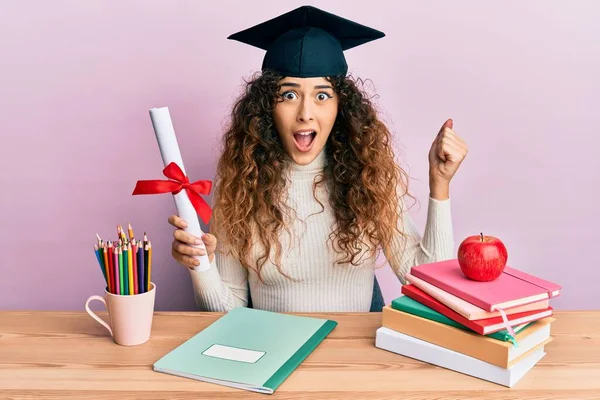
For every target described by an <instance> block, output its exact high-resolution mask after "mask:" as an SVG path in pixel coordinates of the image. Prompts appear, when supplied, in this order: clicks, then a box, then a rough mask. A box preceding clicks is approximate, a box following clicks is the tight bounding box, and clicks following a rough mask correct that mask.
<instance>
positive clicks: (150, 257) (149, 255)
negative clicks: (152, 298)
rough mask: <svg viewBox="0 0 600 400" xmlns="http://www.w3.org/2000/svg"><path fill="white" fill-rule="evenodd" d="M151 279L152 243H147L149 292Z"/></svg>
mask: <svg viewBox="0 0 600 400" xmlns="http://www.w3.org/2000/svg"><path fill="white" fill-rule="evenodd" d="M151 279H152V242H150V241H148V278H147V281H148V290H150V282H151Z"/></svg>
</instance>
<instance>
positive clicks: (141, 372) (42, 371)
mask: <svg viewBox="0 0 600 400" xmlns="http://www.w3.org/2000/svg"><path fill="white" fill-rule="evenodd" d="M98 315H99V316H101V317H102V318H106V317H107V315H106V313H102V312H99V313H98ZM221 315H222V314H221V313H203V312H156V313H155V315H154V321H153V326H152V337H151V339H150V341H148V342H147V343H145V344H143V345H140V346H135V347H124V346H119V345H117V344H115V343H114V342H113V341H112V339H111V338H110V337H109V336H108V331H107V330H106V329H105V328H103V327H102V326H100V325H99V324H98V323H97V322H96V321H94V320H93V319H92V318H91V317H90V316H88V314H87V313H85V312H47V311H22V312H19V311H3V312H0V398H1V399H67V398H76V399H82V400H84V399H115V400H116V399H147V400H150V399H165V398H168V399H229V398H257V399H259V398H266V397H265V396H269V397H270V398H276V399H334V398H340V399H341V398H343V399H354V398H356V399H399V398H402V399H503V400H510V399H540V400H548V399H600V311H580V312H579V311H564V312H559V311H556V312H555V314H554V315H555V317H556V321H555V322H554V323H553V324H552V330H551V334H552V336H553V337H554V341H553V342H551V343H550V344H549V345H548V346H547V347H546V351H547V353H548V354H547V355H546V356H545V357H544V358H543V359H542V361H540V363H538V364H537V365H536V366H535V367H534V368H533V369H532V370H531V371H530V372H529V373H528V374H527V375H526V376H525V377H524V378H523V379H522V380H521V381H519V382H518V383H517V384H516V385H515V386H514V387H512V388H506V387H503V386H500V385H497V384H494V383H490V382H487V381H483V380H480V379H477V378H473V377H470V376H467V375H463V374H460V373H457V372H454V371H451V370H447V369H444V368H440V367H436V366H433V365H430V364H426V363H423V362H420V361H418V360H414V359H410V358H406V357H403V356H400V355H398V354H394V353H390V352H387V351H384V350H381V349H378V348H376V347H375V345H374V344H375V331H376V329H377V328H378V327H380V326H381V314H380V313H322V314H308V313H298V314H297V315H308V316H315V317H321V318H330V319H334V320H336V321H338V323H339V325H338V326H337V327H336V328H335V329H334V331H333V332H332V333H331V334H330V336H329V337H328V338H327V339H325V340H324V341H323V342H322V343H321V344H320V345H319V347H318V348H317V349H316V350H315V351H314V352H313V353H312V354H311V355H310V356H309V357H308V358H307V359H306V360H305V361H304V362H303V363H302V364H301V365H300V366H299V367H298V369H297V370H296V371H294V372H293V373H292V375H290V377H289V378H288V379H287V380H285V381H284V382H283V384H282V385H281V386H280V387H279V388H278V389H277V391H276V392H275V394H273V395H266V394H258V393H252V392H248V391H244V390H239V389H233V388H227V387H223V386H219V385H214V384H209V383H204V382H200V381H196V380H192V379H186V378H181V377H177V376H171V375H167V374H163V373H158V372H154V371H153V370H152V364H153V363H154V362H155V361H156V360H158V359H159V358H160V357H162V356H163V355H165V354H166V353H168V352H169V351H171V350H172V349H174V348H175V347H177V346H178V345H180V344H181V343H183V342H184V341H185V340H187V339H189V338H190V337H191V336H193V335H194V334H196V333H197V332H199V331H200V330H202V329H203V328H204V327H206V326H208V325H209V324H210V323H212V322H213V321H215V320H216V319H217V318H219V317H220V316H221Z"/></svg>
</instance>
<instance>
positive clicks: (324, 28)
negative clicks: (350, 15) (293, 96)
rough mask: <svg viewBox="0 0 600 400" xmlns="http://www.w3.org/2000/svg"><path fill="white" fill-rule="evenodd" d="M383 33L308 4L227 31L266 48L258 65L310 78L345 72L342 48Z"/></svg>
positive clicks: (233, 38) (373, 38)
mask: <svg viewBox="0 0 600 400" xmlns="http://www.w3.org/2000/svg"><path fill="white" fill-rule="evenodd" d="M384 36H385V34H384V33H383V32H380V31H378V30H376V29H373V28H369V27H367V26H364V25H361V24H359V23H356V22H354V21H350V20H348V19H345V18H342V17H339V16H337V15H335V14H331V13H328V12H326V11H323V10H320V9H318V8H315V7H312V6H302V7H299V8H296V9H295V10H292V11H289V12H287V13H285V14H282V15H280V16H278V17H275V18H272V19H270V20H268V21H265V22H263V23H260V24H258V25H255V26H253V27H251V28H248V29H245V30H243V31H240V32H237V33H234V34H233V35H230V36H229V37H228V38H227V39H231V40H237V41H239V42H242V43H246V44H249V45H251V46H255V47H258V48H261V49H263V50H266V51H267V52H266V54H265V57H264V59H263V64H262V69H263V71H264V70H265V69H272V70H275V71H277V72H279V73H281V74H283V75H284V76H291V77H298V78H310V77H325V76H334V75H346V73H347V72H348V64H347V63H346V58H345V57H344V50H348V49H351V48H353V47H356V46H360V45H362V44H364V43H367V42H370V41H372V40H376V39H379V38H382V37H384Z"/></svg>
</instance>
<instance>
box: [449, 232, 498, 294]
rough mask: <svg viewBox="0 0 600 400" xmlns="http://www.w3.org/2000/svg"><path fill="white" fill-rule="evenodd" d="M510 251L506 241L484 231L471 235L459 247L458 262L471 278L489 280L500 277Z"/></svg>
mask: <svg viewBox="0 0 600 400" xmlns="http://www.w3.org/2000/svg"><path fill="white" fill-rule="evenodd" d="M507 259H508V253H507V251H506V247H505V246H504V243H502V241H501V240H500V239H498V238H497V237H494V236H483V233H481V234H479V235H475V236H469V237H467V238H466V239H465V240H463V241H462V243H461V244H460V246H459V247H458V264H459V265H460V269H461V270H462V272H463V274H465V276H466V277H467V278H469V279H473V280H475V281H481V282H489V281H493V280H494V279H496V278H498V277H499V276H500V274H501V273H502V271H504V267H506V260H507Z"/></svg>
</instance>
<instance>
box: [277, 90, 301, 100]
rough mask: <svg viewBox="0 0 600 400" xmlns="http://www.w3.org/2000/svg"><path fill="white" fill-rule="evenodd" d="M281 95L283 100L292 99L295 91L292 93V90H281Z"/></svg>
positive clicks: (294, 96)
mask: <svg viewBox="0 0 600 400" xmlns="http://www.w3.org/2000/svg"><path fill="white" fill-rule="evenodd" d="M281 97H283V98H284V99H285V100H294V99H295V98H296V97H297V96H296V93H294V92H292V91H287V92H283V94H282V95H281Z"/></svg>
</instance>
